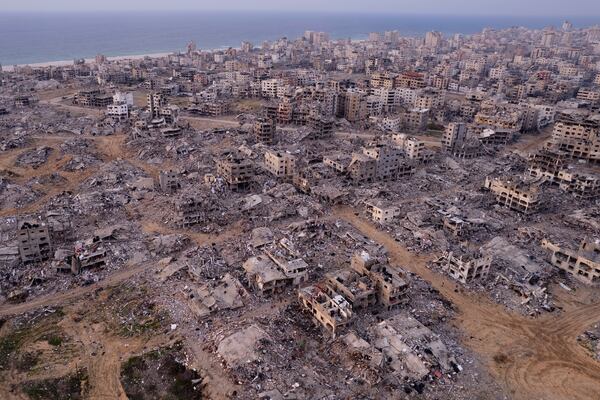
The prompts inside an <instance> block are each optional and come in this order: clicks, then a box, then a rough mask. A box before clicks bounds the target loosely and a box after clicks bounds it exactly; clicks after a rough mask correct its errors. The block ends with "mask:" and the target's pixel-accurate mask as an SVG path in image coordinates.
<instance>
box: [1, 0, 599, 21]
mask: <svg viewBox="0 0 600 400" xmlns="http://www.w3.org/2000/svg"><path fill="white" fill-rule="evenodd" d="M140 9H143V10H261V11H262V10H273V11H280V10H302V11H337V10H344V11H361V12H395V13H419V14H478V15H520V16H524V15H544V16H565V17H567V16H576V15H586V16H592V15H600V0H302V1H287V0H254V1H253V0H218V1H215V0H0V12H2V11H3V10H4V11H65V10H69V11H90V10H110V11H125V10H140Z"/></svg>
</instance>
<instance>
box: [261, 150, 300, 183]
mask: <svg viewBox="0 0 600 400" xmlns="http://www.w3.org/2000/svg"><path fill="white" fill-rule="evenodd" d="M265 168H266V169H267V171H269V172H270V173H271V174H272V175H274V176H276V177H277V178H281V179H292V177H293V176H294V172H295V168H296V158H295V157H294V156H293V155H291V154H290V153H285V152H279V151H275V150H267V151H266V152H265Z"/></svg>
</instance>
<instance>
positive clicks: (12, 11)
mask: <svg viewBox="0 0 600 400" xmlns="http://www.w3.org/2000/svg"><path fill="white" fill-rule="evenodd" d="M99 12H100V13H116V14H124V13H139V14H143V13H165V12H167V13H179V12H186V13H187V12H207V13H210V12H219V13H255V14H260V13H273V14H275V13H298V12H300V13H305V14H334V15H343V14H369V15H381V14H384V15H398V16H401V15H409V16H427V17H498V18H537V19H542V18H561V19H565V20H566V19H569V18H600V14H569V15H565V14H560V15H559V14H527V15H523V14H497V13H452V12H431V13H425V12H413V11H409V12H403V11H396V10H394V11H383V10H364V11H360V10H299V9H290V10H281V9H280V10H267V9H258V10H257V9H235V10H231V9H198V8H190V9H160V8H156V9H143V10H139V9H122V10H115V9H110V10H109V9H89V10H52V9H47V10H18V9H9V10H0V15H2V14H15V13H16V14H92V13H99Z"/></svg>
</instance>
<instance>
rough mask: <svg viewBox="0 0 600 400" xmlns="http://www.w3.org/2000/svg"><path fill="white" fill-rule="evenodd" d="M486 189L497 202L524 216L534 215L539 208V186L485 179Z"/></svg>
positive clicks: (505, 180)
mask: <svg viewBox="0 0 600 400" xmlns="http://www.w3.org/2000/svg"><path fill="white" fill-rule="evenodd" d="M484 187H485V188H486V189H489V190H490V191H491V192H492V193H493V194H494V195H495V196H496V202H497V203H498V204H500V205H503V206H505V207H508V208H510V209H512V210H515V211H519V212H522V213H524V214H529V213H532V212H534V211H535V210H536V208H537V206H538V198H539V186H538V185H537V184H535V183H532V184H528V183H526V182H523V181H520V180H519V181H512V180H509V179H500V178H494V179H489V178H486V179H485V183H484Z"/></svg>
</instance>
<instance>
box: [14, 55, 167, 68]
mask: <svg viewBox="0 0 600 400" xmlns="http://www.w3.org/2000/svg"><path fill="white" fill-rule="evenodd" d="M173 53H174V52H172V51H171V52H167V53H150V54H133V55H127V56H114V57H106V58H107V59H108V60H109V61H119V60H139V59H142V58H145V57H150V58H158V57H166V56H168V55H169V54H173ZM85 62H86V63H89V64H93V63H95V62H96V60H95V58H85ZM67 65H73V60H60V61H46V62H41V63H32V64H18V65H17V67H27V66H29V67H32V68H42V67H64V66H67ZM14 67H15V66H13V65H4V66H2V69H3V70H4V71H13V70H14Z"/></svg>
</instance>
